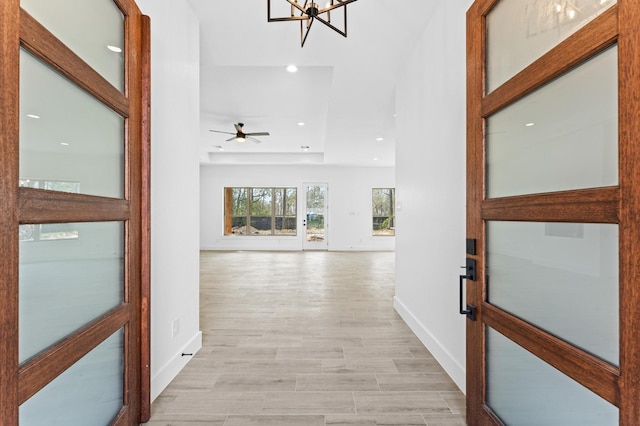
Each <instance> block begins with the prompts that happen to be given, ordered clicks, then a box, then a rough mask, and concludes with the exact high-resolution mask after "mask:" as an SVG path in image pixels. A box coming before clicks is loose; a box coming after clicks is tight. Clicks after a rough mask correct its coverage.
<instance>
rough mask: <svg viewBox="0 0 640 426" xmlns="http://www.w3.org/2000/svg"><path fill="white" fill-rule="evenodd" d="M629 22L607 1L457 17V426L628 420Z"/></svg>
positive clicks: (632, 399)
mask: <svg viewBox="0 0 640 426" xmlns="http://www.w3.org/2000/svg"><path fill="white" fill-rule="evenodd" d="M639 17H640V12H639V11H638V8H637V5H633V4H631V3H627V2H622V1H618V2H616V1H615V0H611V1H609V0H607V1H605V0H598V1H580V0H560V1H556V2H547V1H542V0H498V1H494V0H476V1H475V2H474V4H473V5H472V6H471V8H470V10H469V12H468V14H467V36H468V39H467V41H468V46H467V54H468V56H467V64H468V68H467V69H468V85H467V87H468V90H467V104H468V105H467V111H468V115H467V128H468V133H467V135H468V136H467V238H468V239H469V240H473V241H474V242H475V244H469V241H468V244H467V255H466V256H467V274H465V275H464V276H462V277H461V279H466V280H467V281H466V283H467V284H466V292H465V294H466V306H467V308H466V310H464V309H461V311H462V312H461V313H463V314H466V316H467V318H466V325H467V327H466V330H467V334H466V338H467V389H466V392H467V422H468V424H469V425H470V426H474V425H482V426H485V425H499V424H506V425H541V424H544V425H549V426H554V425H558V426H561V425H568V424H580V425H618V424H620V425H624V426H632V425H635V424H637V419H638V418H639V415H640V409H639V408H638V404H637V401H638V400H639V398H640V391H639V388H640V381H639V380H638V379H637V377H638V370H639V367H638V364H639V362H640V359H639V358H640V351H639V350H638V347H639V345H640V344H639V343H638V339H637V327H638V321H637V320H636V316H635V315H632V314H630V313H631V312H634V310H635V309H636V307H637V306H638V304H639V303H640V293H638V292H637V282H638V278H637V273H636V270H637V266H636V265H637V253H638V251H639V250H640V243H639V242H638V241H640V227H639V226H638V225H637V222H638V221H637V216H638V214H639V213H638V212H639V211H640V203H639V202H637V201H636V198H638V197H637V193H638V191H639V190H640V178H639V176H638V175H639V173H638V172H637V169H638V165H637V164H638V161H639V160H638V158H639V157H640V154H639V153H638V149H637V140H638V139H639V138H640V126H639V125H638V124H637V111H639V110H640V101H639V100H638V99H640V98H639V97H638V96H635V95H632V94H630V93H629V91H630V88H629V87H628V83H627V82H628V81H636V83H635V84H636V86H638V84H637V79H635V80H634V78H635V77H631V76H632V75H636V73H637V69H638V67H639V66H640V51H639V50H638V48H637V43H638V39H640V37H638V35H637V29H636V27H637V20H638V19H639ZM636 86H634V87H636ZM631 92H632V93H637V92H638V90H636V89H634V90H632V91H631ZM469 268H471V272H470V269H469ZM461 291H462V289H461Z"/></svg>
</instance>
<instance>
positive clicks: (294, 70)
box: [287, 64, 298, 72]
mask: <svg viewBox="0 0 640 426" xmlns="http://www.w3.org/2000/svg"><path fill="white" fill-rule="evenodd" d="M287 71H289V72H297V71H298V67H296V66H295V65H293V64H291V65H289V66H288V67H287Z"/></svg>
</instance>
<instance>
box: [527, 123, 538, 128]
mask: <svg viewBox="0 0 640 426" xmlns="http://www.w3.org/2000/svg"><path fill="white" fill-rule="evenodd" d="M535 125H536V123H527V124H525V126H527V127H533V126H535Z"/></svg>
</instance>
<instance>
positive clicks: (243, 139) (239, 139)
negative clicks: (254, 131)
mask: <svg viewBox="0 0 640 426" xmlns="http://www.w3.org/2000/svg"><path fill="white" fill-rule="evenodd" d="M236 140H237V141H238V142H244V141H246V139H245V137H244V136H238V137H237V138H236Z"/></svg>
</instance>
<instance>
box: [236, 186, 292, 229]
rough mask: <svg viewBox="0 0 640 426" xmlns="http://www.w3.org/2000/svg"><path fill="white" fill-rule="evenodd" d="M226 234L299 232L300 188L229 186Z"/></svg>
mask: <svg viewBox="0 0 640 426" xmlns="http://www.w3.org/2000/svg"><path fill="white" fill-rule="evenodd" d="M224 194H225V201H224V212H225V213H224V216H225V220H224V223H225V226H224V234H225V235H254V236H261V235H291V236H295V235H296V229H297V211H298V202H297V196H298V191H297V189H296V188H225V189H224Z"/></svg>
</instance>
